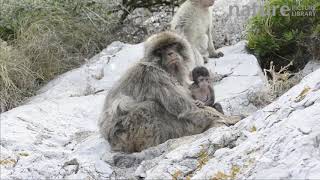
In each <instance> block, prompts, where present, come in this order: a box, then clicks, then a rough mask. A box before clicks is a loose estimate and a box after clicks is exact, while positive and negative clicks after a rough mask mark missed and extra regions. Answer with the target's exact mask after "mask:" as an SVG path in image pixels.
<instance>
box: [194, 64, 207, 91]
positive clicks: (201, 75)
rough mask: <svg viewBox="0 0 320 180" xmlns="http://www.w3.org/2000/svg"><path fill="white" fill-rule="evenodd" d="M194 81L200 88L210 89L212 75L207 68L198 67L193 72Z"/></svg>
mask: <svg viewBox="0 0 320 180" xmlns="http://www.w3.org/2000/svg"><path fill="white" fill-rule="evenodd" d="M192 80H193V81H194V83H195V84H196V85H198V86H199V88H201V89H202V88H208V87H209V85H210V73H209V71H208V69H207V68H205V67H203V66H198V67H196V68H194V69H193V70H192Z"/></svg>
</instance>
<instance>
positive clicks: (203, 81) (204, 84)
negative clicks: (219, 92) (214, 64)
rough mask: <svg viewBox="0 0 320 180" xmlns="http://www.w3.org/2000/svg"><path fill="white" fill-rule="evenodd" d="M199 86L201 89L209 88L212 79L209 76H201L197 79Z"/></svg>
mask: <svg viewBox="0 0 320 180" xmlns="http://www.w3.org/2000/svg"><path fill="white" fill-rule="evenodd" d="M197 82H198V86H199V88H201V89H205V88H208V87H209V85H210V77H209V76H199V77H198V78H197Z"/></svg>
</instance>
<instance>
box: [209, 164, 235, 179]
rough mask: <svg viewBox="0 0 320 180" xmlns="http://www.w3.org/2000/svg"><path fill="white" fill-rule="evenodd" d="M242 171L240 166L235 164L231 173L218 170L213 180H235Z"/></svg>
mask: <svg viewBox="0 0 320 180" xmlns="http://www.w3.org/2000/svg"><path fill="white" fill-rule="evenodd" d="M239 172H240V167H239V166H235V165H233V166H232V167H231V170H230V173H228V174H226V173H224V172H221V171H218V172H217V173H216V174H215V175H214V176H213V177H212V178H211V180H226V179H229V180H234V179H236V177H237V175H238V174H239Z"/></svg>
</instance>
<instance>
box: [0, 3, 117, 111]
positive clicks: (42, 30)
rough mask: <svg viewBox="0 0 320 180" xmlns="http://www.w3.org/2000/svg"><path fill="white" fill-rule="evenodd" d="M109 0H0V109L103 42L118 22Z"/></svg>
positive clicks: (74, 64) (98, 48) (90, 53)
mask: <svg viewBox="0 0 320 180" xmlns="http://www.w3.org/2000/svg"><path fill="white" fill-rule="evenodd" d="M112 7H113V6H112V4H111V1H110V0H104V1H103V0H102V1H99V3H98V2H96V1H89V0H83V1H78V0H67V1H65V0H38V1H32V0H22V1H9V0H0V38H1V39H2V40H4V41H6V42H2V44H1V46H0V99H1V101H0V105H1V108H0V112H1V111H5V110H7V109H10V108H12V107H15V106H16V105H18V104H19V103H20V102H21V101H22V100H23V99H24V98H25V97H29V96H31V95H33V94H34V92H35V91H36V90H37V88H38V87H39V85H42V84H43V83H45V82H47V81H49V80H51V79H52V78H54V77H55V76H56V75H58V74H61V73H63V72H66V71H68V70H70V69H72V68H75V67H77V66H79V65H80V64H82V63H83V62H84V60H85V59H87V58H90V57H92V56H93V55H94V54H96V53H98V52H100V51H101V50H102V49H103V48H105V47H106V46H107V44H108V43H110V42H111V41H112V40H113V39H112V38H114V36H113V35H110V34H112V33H113V32H112V31H114V30H115V28H116V25H117V24H118V23H119V22H118V19H119V18H117V17H116V16H114V15H113V13H112V10H113V9H112Z"/></svg>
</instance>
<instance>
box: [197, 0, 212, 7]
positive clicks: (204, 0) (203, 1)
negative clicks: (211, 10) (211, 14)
mask: <svg viewBox="0 0 320 180" xmlns="http://www.w3.org/2000/svg"><path fill="white" fill-rule="evenodd" d="M200 1H201V4H202V6H204V7H210V6H213V4H214V1H215V0H200Z"/></svg>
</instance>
